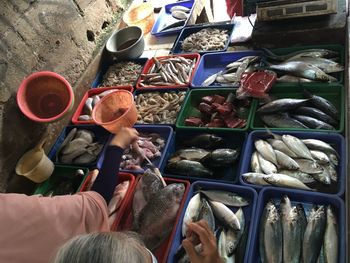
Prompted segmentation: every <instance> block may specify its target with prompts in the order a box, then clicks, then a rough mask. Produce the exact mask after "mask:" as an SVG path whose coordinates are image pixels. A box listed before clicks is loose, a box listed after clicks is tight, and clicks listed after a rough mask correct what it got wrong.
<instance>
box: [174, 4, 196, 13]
mask: <svg viewBox="0 0 350 263" xmlns="http://www.w3.org/2000/svg"><path fill="white" fill-rule="evenodd" d="M169 11H170V13H172V12H174V11H182V12H185V13H188V12H190V11H191V9H189V8H187V7H185V6H182V5H175V6H173V7H172V8H170V10H169Z"/></svg>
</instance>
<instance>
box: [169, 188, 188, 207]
mask: <svg viewBox="0 0 350 263" xmlns="http://www.w3.org/2000/svg"><path fill="white" fill-rule="evenodd" d="M167 188H169V192H168V194H169V195H170V197H171V198H174V199H175V201H176V202H177V203H180V202H181V200H182V197H183V195H184V192H185V185H184V184H170V185H168V186H167Z"/></svg>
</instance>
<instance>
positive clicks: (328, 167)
mask: <svg viewBox="0 0 350 263" xmlns="http://www.w3.org/2000/svg"><path fill="white" fill-rule="evenodd" d="M322 168H323V169H324V170H325V171H326V172H327V174H329V176H330V178H331V180H332V181H334V182H337V181H338V174H337V171H336V170H335V167H334V166H333V164H328V165H327V164H326V165H323V166H322Z"/></svg>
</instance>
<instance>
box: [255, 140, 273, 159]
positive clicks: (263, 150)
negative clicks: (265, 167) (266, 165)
mask: <svg viewBox="0 0 350 263" xmlns="http://www.w3.org/2000/svg"><path fill="white" fill-rule="evenodd" d="M254 145H255V148H256V150H257V151H258V153H259V154H260V155H261V156H262V157H263V158H264V159H265V160H267V161H270V162H272V163H273V164H275V165H278V162H277V158H276V153H275V151H274V150H273V148H272V146H271V145H270V144H269V143H268V142H266V141H264V140H256V141H255V143H254Z"/></svg>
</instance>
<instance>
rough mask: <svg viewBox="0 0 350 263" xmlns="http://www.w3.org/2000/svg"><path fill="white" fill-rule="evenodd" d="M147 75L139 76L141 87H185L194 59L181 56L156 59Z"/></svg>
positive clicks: (194, 62) (154, 58) (194, 63)
mask: <svg viewBox="0 0 350 263" xmlns="http://www.w3.org/2000/svg"><path fill="white" fill-rule="evenodd" d="M153 62H154V64H153V66H152V67H151V68H150V69H149V70H148V72H147V73H144V74H141V81H140V82H139V85H140V86H141V87H151V86H173V85H186V84H188V83H189V81H190V78H191V75H192V72H193V69H194V67H195V65H196V62H197V59H196V58H184V57H181V56H173V57H165V58H156V57H153Z"/></svg>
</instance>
